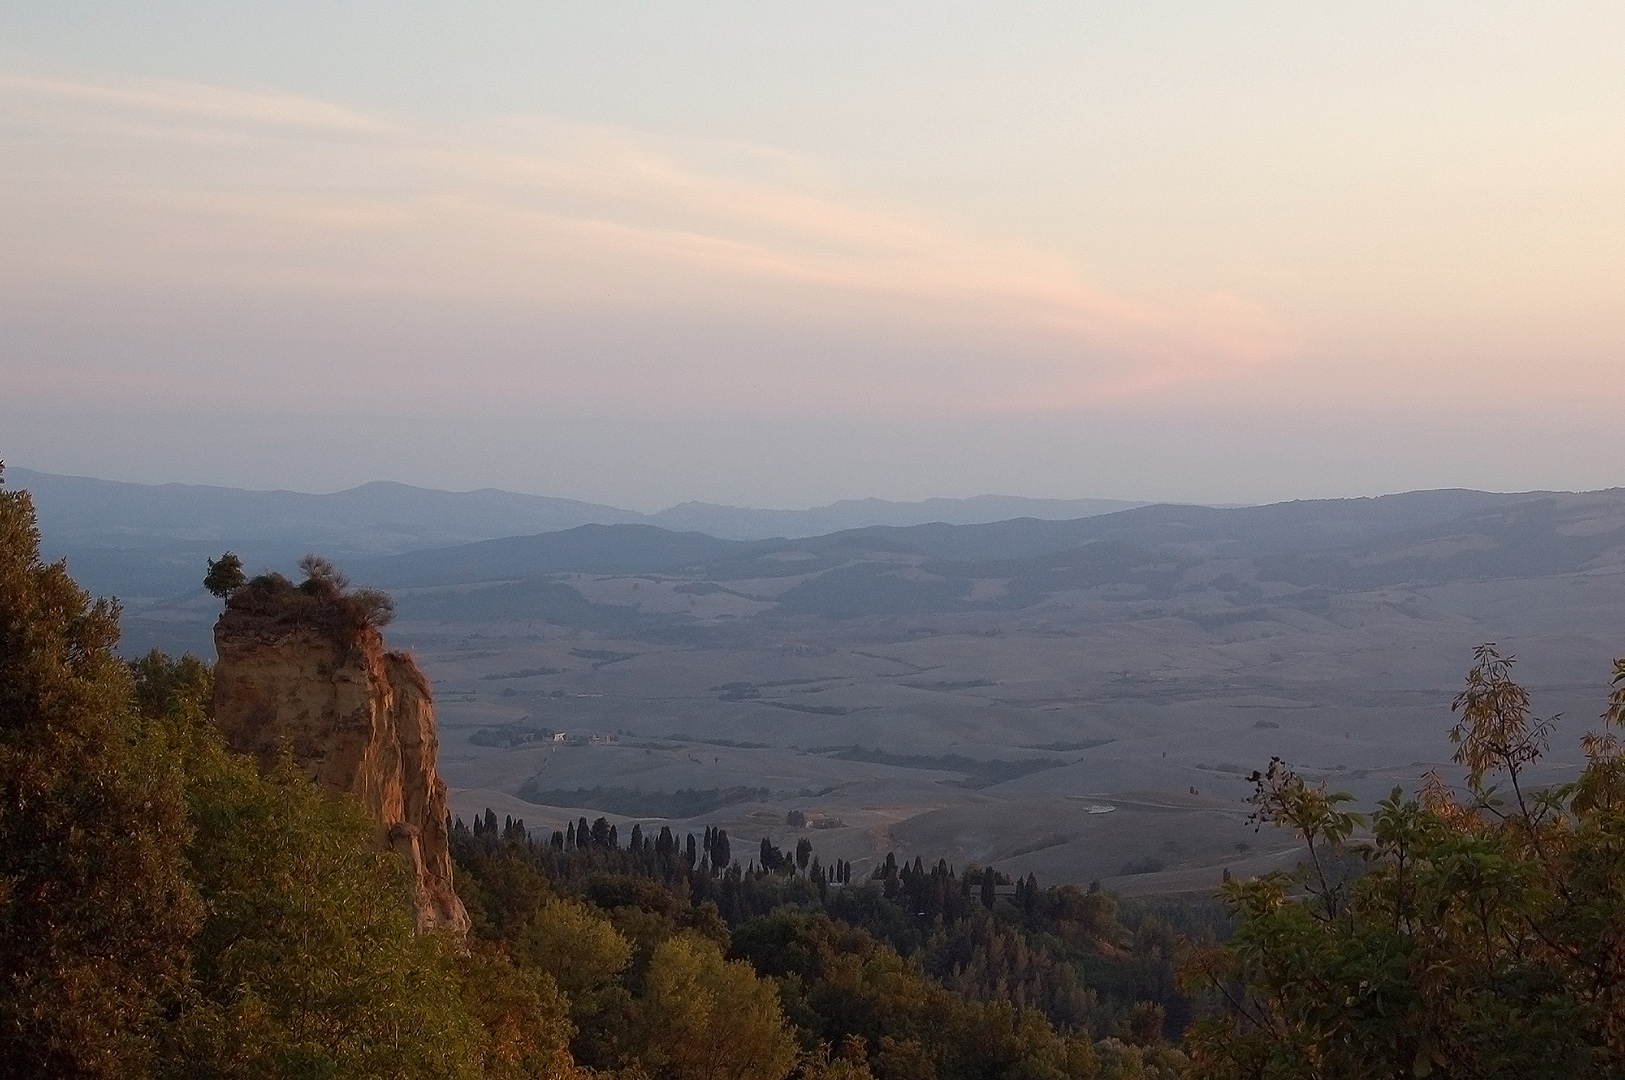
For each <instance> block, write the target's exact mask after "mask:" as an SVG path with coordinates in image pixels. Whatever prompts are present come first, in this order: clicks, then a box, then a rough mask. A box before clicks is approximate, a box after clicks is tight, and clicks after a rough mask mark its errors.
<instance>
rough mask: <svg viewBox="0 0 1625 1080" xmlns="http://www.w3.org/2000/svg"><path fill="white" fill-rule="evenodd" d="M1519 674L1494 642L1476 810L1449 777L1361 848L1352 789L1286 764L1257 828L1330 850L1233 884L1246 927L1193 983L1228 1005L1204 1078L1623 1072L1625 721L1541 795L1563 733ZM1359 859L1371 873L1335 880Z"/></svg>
mask: <svg viewBox="0 0 1625 1080" xmlns="http://www.w3.org/2000/svg"><path fill="white" fill-rule="evenodd" d="M1511 663H1512V661H1511V659H1510V658H1502V657H1500V656H1499V655H1498V654H1496V653H1495V651H1494V649H1493V648H1492V647H1489V646H1486V647H1484V648H1482V649H1480V650H1479V652H1478V654H1477V657H1476V663H1475V666H1474V668H1473V671H1472V673H1471V674H1470V675H1469V677H1468V682H1467V689H1466V690H1465V691H1464V692H1463V694H1462V695H1461V697H1460V698H1458V699H1457V703H1456V704H1457V709H1458V711H1459V712H1460V714H1461V723H1460V724H1458V725H1457V727H1456V729H1455V731H1453V732H1452V738H1453V740H1454V741H1455V742H1456V743H1457V745H1458V747H1460V751H1459V753H1458V755H1457V761H1458V762H1459V763H1460V764H1462V765H1464V766H1465V767H1466V769H1467V788H1468V796H1469V797H1468V799H1467V800H1466V801H1465V802H1458V801H1457V800H1456V799H1455V798H1454V797H1453V796H1452V794H1451V793H1450V792H1449V790H1448V789H1447V788H1445V786H1444V785H1443V784H1442V782H1440V781H1439V779H1438V777H1436V776H1432V777H1430V778H1429V781H1428V783H1427V784H1426V785H1425V786H1424V788H1423V790H1422V792H1421V794H1420V795H1419V796H1418V797H1416V798H1407V797H1406V796H1405V795H1404V793H1403V792H1402V791H1401V790H1400V789H1397V788H1396V789H1395V790H1394V792H1393V793H1392V794H1391V795H1390V796H1389V797H1388V798H1387V799H1386V800H1384V801H1383V802H1382V803H1381V804H1380V805H1379V806H1378V807H1377V809H1376V811H1375V813H1374V814H1372V816H1371V818H1370V828H1369V838H1368V839H1363V840H1361V841H1359V842H1354V841H1353V839H1352V834H1353V829H1354V825H1355V823H1356V822H1357V819H1356V818H1355V817H1354V816H1353V815H1350V814H1347V813H1346V812H1343V811H1341V810H1340V809H1339V808H1338V803H1339V802H1340V801H1342V800H1341V799H1340V798H1339V797H1337V796H1331V795H1328V794H1327V793H1326V792H1325V791H1324V789H1323V788H1319V787H1315V786H1312V785H1309V784H1307V783H1305V782H1303V781H1302V780H1301V779H1300V778H1298V777H1296V776H1295V775H1293V774H1292V773H1291V772H1290V770H1287V769H1285V768H1284V767H1281V766H1279V763H1275V766H1274V767H1272V769H1271V772H1270V773H1269V774H1266V775H1265V776H1264V777H1263V778H1262V779H1263V782H1262V783H1261V784H1260V788H1259V797H1258V800H1257V802H1258V811H1259V816H1260V818H1261V820H1263V821H1267V822H1272V823H1275V824H1279V825H1283V826H1285V827H1289V828H1293V829H1294V830H1296V831H1297V832H1298V833H1299V835H1300V836H1303V837H1305V838H1306V839H1307V840H1312V841H1315V843H1314V844H1313V846H1312V849H1311V850H1312V851H1318V856H1317V858H1316V859H1315V860H1314V862H1313V864H1312V866H1311V867H1306V868H1304V869H1303V870H1302V871H1301V872H1299V873H1298V874H1295V875H1292V874H1284V873H1277V874H1272V875H1268V876H1266V877H1263V878H1258V879H1254V880H1252V881H1246V882H1241V881H1237V882H1231V883H1230V884H1229V885H1227V886H1226V888H1225V891H1224V892H1225V898H1226V900H1227V901H1228V902H1229V903H1230V904H1231V905H1232V906H1233V908H1234V909H1235V910H1236V911H1237V913H1238V915H1239V916H1240V926H1239V928H1238V930H1237V932H1236V934H1235V936H1234V938H1233V939H1232V940H1231V941H1230V942H1229V943H1228V944H1227V945H1226V946H1224V947H1223V948H1222V949H1216V950H1212V951H1210V952H1208V953H1206V954H1204V955H1202V956H1199V957H1198V958H1196V960H1195V961H1194V962H1193V964H1192V966H1191V969H1190V972H1189V974H1190V978H1191V980H1192V982H1193V983H1206V984H1208V985H1209V986H1211V987H1213V989H1214V991H1215V992H1216V993H1218V994H1220V995H1222V996H1223V997H1224V999H1225V1000H1226V1001H1227V1003H1228V1007H1227V1009H1226V1010H1225V1011H1224V1013H1223V1014H1221V1015H1219V1016H1216V1017H1214V1018H1211V1019H1209V1020H1207V1021H1204V1022H1202V1023H1201V1024H1199V1025H1198V1026H1197V1027H1196V1029H1195V1030H1194V1031H1193V1033H1192V1037H1191V1045H1192V1051H1193V1056H1194V1058H1195V1061H1196V1062H1197V1065H1198V1068H1199V1069H1200V1071H1201V1074H1202V1075H1204V1076H1212V1077H1215V1078H1221V1080H1222V1078H1225V1077H1255V1076H1267V1077H1281V1078H1292V1077H1379V1076H1381V1077H1390V1076H1432V1075H1437V1076H1441V1077H1455V1076H1472V1077H1507V1078H1512V1077H1554V1078H1555V1077H1614V1076H1621V1075H1625V961H1622V957H1625V769H1622V768H1621V757H1620V754H1621V748H1620V744H1619V740H1618V738H1617V736H1616V735H1615V734H1614V733H1613V731H1612V730H1611V728H1612V727H1613V726H1614V725H1615V724H1616V723H1617V721H1618V719H1619V711H1618V710H1615V709H1613V708H1612V707H1611V708H1610V712H1609V713H1608V714H1606V715H1605V717H1604V728H1603V730H1602V731H1601V732H1594V733H1591V734H1589V735H1587V736H1586V737H1585V739H1583V740H1582V747H1583V748H1584V750H1585V752H1586V765H1585V767H1584V769H1583V771H1582V773H1581V775H1580V777H1579V778H1578V779H1577V780H1576V781H1575V782H1573V783H1570V784H1565V785H1562V786H1560V787H1556V788H1551V789H1546V790H1538V791H1533V792H1530V791H1525V790H1524V786H1523V784H1522V783H1521V778H1520V774H1521V772H1522V771H1523V770H1524V768H1525V766H1527V765H1528V764H1529V763H1530V762H1532V761H1535V760H1538V758H1539V757H1540V755H1541V753H1542V751H1543V749H1544V746H1545V741H1546V737H1547V732H1548V731H1549V727H1550V723H1549V722H1539V721H1532V720H1531V719H1530V717H1529V715H1528V707H1529V696H1528V694H1527V693H1526V692H1525V691H1524V690H1523V688H1522V687H1520V686H1518V685H1517V684H1516V683H1514V682H1513V681H1512V679H1511V676H1510V667H1511ZM1615 674H1616V685H1619V683H1620V681H1621V678H1620V677H1621V676H1625V666H1620V665H1616V669H1615ZM1615 696H1616V698H1617V697H1618V694H1617V693H1616V695H1615ZM1492 774H1495V775H1499V776H1500V777H1502V778H1503V779H1504V780H1505V782H1506V783H1507V784H1508V785H1509V786H1510V787H1511V790H1512V793H1513V796H1514V798H1513V805H1508V804H1507V803H1505V802H1504V801H1503V800H1501V799H1500V798H1499V797H1498V796H1497V794H1496V789H1495V787H1494V786H1493V785H1488V786H1487V785H1486V784H1485V779H1486V777H1489V776H1491V775H1492ZM1353 858H1358V859H1359V860H1360V862H1361V863H1362V864H1363V869H1364V872H1363V873H1360V874H1358V875H1357V876H1349V875H1343V876H1339V875H1337V874H1336V873H1334V872H1331V870H1330V869H1329V868H1332V867H1335V866H1336V865H1337V864H1338V863H1339V861H1342V862H1344V863H1345V864H1346V863H1347V861H1348V860H1350V859H1353Z"/></svg>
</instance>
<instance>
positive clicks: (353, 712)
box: [214, 597, 468, 932]
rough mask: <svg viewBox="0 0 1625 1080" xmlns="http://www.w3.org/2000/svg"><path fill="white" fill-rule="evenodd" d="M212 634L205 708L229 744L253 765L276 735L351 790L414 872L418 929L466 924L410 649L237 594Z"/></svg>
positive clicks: (422, 683) (266, 758) (442, 790)
mask: <svg viewBox="0 0 1625 1080" xmlns="http://www.w3.org/2000/svg"><path fill="white" fill-rule="evenodd" d="M246 599H251V598H245V600H246ZM256 608H257V609H256ZM214 644H215V650H216V653H217V655H218V657H219V662H218V664H217V666H216V667H215V691H214V715H215V720H216V722H217V723H218V724H219V725H220V729H221V731H222V732H223V733H224V734H225V737H226V741H227V743H229V744H230V745H231V747H232V748H233V749H235V750H237V751H239V752H241V753H248V754H253V755H254V756H255V757H256V758H257V759H258V760H259V762H260V765H261V767H262V768H264V767H268V766H269V765H270V764H272V763H273V762H275V761H276V759H277V757H278V756H279V755H280V754H281V752H282V748H283V747H284V746H286V747H287V748H288V749H289V750H290V751H291V752H292V754H293V757H294V759H295V760H296V761H298V763H299V764H300V765H301V766H303V767H304V768H305V770H306V771H307V772H308V773H309V774H310V777H311V779H312V780H314V781H315V782H316V783H317V784H318V785H319V786H321V787H322V788H324V789H325V790H327V791H329V792H332V793H353V794H354V795H356V796H357V797H359V798H360V800H361V803H362V805H363V806H365V807H366V808H367V810H368V811H369V812H370V813H371V814H372V816H373V820H374V821H376V822H377V823H378V832H377V838H376V843H377V844H378V847H379V848H380V849H383V848H386V847H387V848H393V849H394V850H396V851H399V852H400V853H401V854H402V855H404V856H405V857H406V858H407V860H408V861H409V862H410V864H411V866H412V868H413V870H414V871H415V873H416V878H417V887H416V915H417V924H418V929H419V930H429V929H433V928H436V927H444V928H448V929H451V930H454V931H457V932H463V931H466V930H467V929H468V912H467V911H465V910H464V908H463V904H462V901H461V900H459V899H458V898H457V894H456V893H455V892H454V891H453V890H452V884H451V851H450V847H449V840H448V836H447V831H446V815H447V803H446V785H445V782H444V781H442V780H441V779H440V774H439V772H438V771H437V769H436V767H435V759H436V755H437V752H438V749H439V739H438V737H437V735H436V731H435V720H434V701H433V695H432V693H431V692H430V689H429V682H428V680H427V679H426V678H424V676H423V673H422V672H421V671H419V670H418V666H417V664H416V663H414V662H413V660H412V658H411V657H410V656H409V655H407V654H405V653H398V652H388V651H386V650H385V648H384V640H383V635H382V634H380V633H379V632H378V630H377V629H376V628H374V627H372V626H369V625H365V624H359V625H340V624H339V623H336V622H334V621H332V620H328V621H326V622H323V621H322V620H313V619H310V618H308V617H289V616H288V615H287V614H286V613H281V612H278V611H276V610H275V609H274V608H273V609H271V610H267V609H265V608H264V607H263V606H260V605H255V604H253V603H250V602H239V601H238V598H236V597H234V598H233V600H232V602H231V603H230V604H228V605H227V607H226V611H225V612H224V614H222V615H221V616H220V620H219V622H217V623H216V624H215V628H214Z"/></svg>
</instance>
